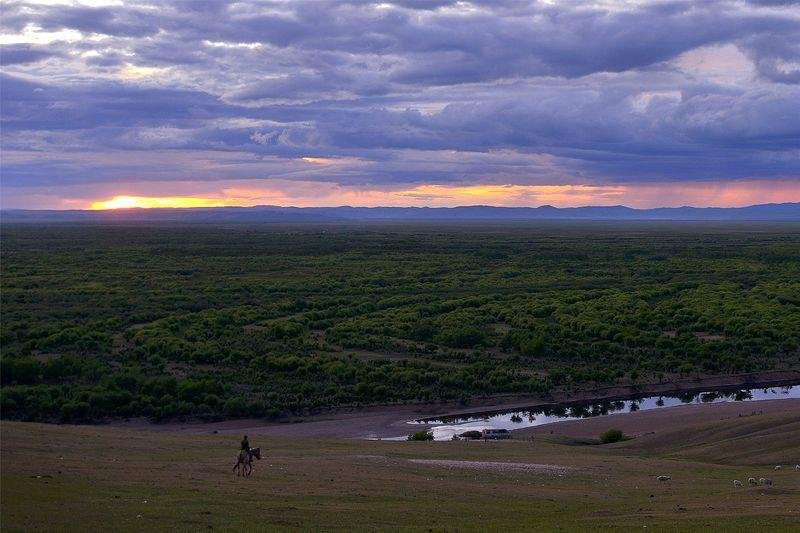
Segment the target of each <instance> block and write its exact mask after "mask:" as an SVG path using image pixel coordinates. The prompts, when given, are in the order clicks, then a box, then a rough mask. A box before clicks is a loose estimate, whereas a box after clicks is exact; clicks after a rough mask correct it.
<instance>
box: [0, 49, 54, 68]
mask: <svg viewBox="0 0 800 533" xmlns="http://www.w3.org/2000/svg"><path fill="white" fill-rule="evenodd" d="M60 55H61V53H60V52H58V51H55V50H51V49H49V48H47V47H38V46H33V45H29V44H7V45H2V46H0V65H22V64H26V63H36V62H37V61H41V60H43V59H48V58H50V57H58V56H60Z"/></svg>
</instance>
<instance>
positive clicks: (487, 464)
mask: <svg viewBox="0 0 800 533" xmlns="http://www.w3.org/2000/svg"><path fill="white" fill-rule="evenodd" d="M408 461H409V462H410V463H415V464H421V465H431V466H443V467H446V468H472V469H476V470H496V471H499V472H508V471H520V470H521V471H524V472H536V473H539V474H558V475H559V476H563V475H564V474H566V473H567V471H569V470H572V468H571V467H568V466H561V465H545V464H537V463H501V462H497V461H454V460H449V459H409V460H408Z"/></svg>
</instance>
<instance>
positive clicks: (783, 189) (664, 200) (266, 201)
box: [60, 180, 800, 210]
mask: <svg viewBox="0 0 800 533" xmlns="http://www.w3.org/2000/svg"><path fill="white" fill-rule="evenodd" d="M226 185H228V186H227V187H222V188H217V187H213V188H210V189H209V188H207V184H203V183H200V182H192V183H186V184H185V185H184V186H183V187H179V188H176V189H172V190H171V191H170V192H171V193H172V194H171V195H170V196H150V195H148V194H147V192H148V191H147V190H146V189H141V188H137V190H135V191H131V190H129V191H126V193H127V194H116V195H113V196H110V197H106V198H102V197H101V198H99V199H98V198H91V199H78V198H75V197H73V198H61V199H60V203H61V207H62V208H70V209H91V210H113V209H132V208H145V209H146V208H191V207H226V206H227V207H250V206H256V205H274V206H284V207H289V206H294V207H332V206H342V205H349V206H353V207H379V206H384V207H425V206H427V207H456V206H464V205H494V206H498V207H537V206H541V205H553V206H556V207H562V208H563V207H580V206H586V205H596V206H609V205H627V206H628V207H633V208H640V209H642V208H652V207H679V206H682V205H691V206H695V207H709V206H714V207H741V206H746V205H754V204H760V203H780V202H797V201H800V181H795V180H788V181H781V180H777V181H772V182H769V183H765V182H763V181H757V180H751V181H744V182H738V183H737V182H705V183H696V184H692V186H687V185H686V184H681V185H680V186H676V185H675V184H663V183H662V184H645V185H642V184H635V185H634V184H615V185H607V184H575V185H510V184H482V185H442V184H420V185H416V186H413V187H409V188H406V189H376V188H356V187H344V186H341V185H340V184H335V183H330V182H316V181H286V180H274V181H271V182H268V183H264V184H255V183H247V182H228V183H227V184H226ZM161 190H162V191H163V190H164V189H161ZM184 191H186V192H188V194H187V193H186V192H184ZM189 191H191V192H189ZM112 194H113V193H112Z"/></svg>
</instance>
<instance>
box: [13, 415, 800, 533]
mask: <svg viewBox="0 0 800 533" xmlns="http://www.w3.org/2000/svg"><path fill="white" fill-rule="evenodd" d="M687 424H688V425H686V426H685V427H682V428H677V429H675V430H674V431H672V432H668V433H663V434H659V435H658V436H657V438H656V436H651V437H647V436H645V437H641V438H636V439H633V440H629V441H625V442H621V443H617V444H612V445H588V444H584V442H585V440H574V439H569V438H566V437H558V436H557V435H556V436H548V437H538V436H537V437H536V440H534V441H532V442H531V441H525V440H517V441H509V442H495V443H482V442H472V443H464V442H421V443H416V442H387V441H336V440H313V439H291V440H289V439H281V438H275V437H261V436H259V437H257V441H255V442H253V444H254V445H258V446H261V447H262V448H263V449H264V451H265V452H266V453H265V455H266V456H265V458H264V460H262V461H260V462H257V463H256V470H255V473H254V474H253V476H252V477H250V478H247V479H242V478H236V477H235V476H234V475H233V474H232V471H231V465H232V461H233V455H234V454H235V450H236V448H237V444H238V441H237V439H236V436H232V435H229V436H222V435H191V436H188V435H179V434H172V433H166V432H158V433H155V432H148V431H129V430H121V429H117V428H111V427H108V426H100V427H98V426H72V425H46V424H36V423H20V422H8V421H4V422H2V425H1V426H0V428H1V429H2V508H1V509H0V511H2V527H3V529H4V530H5V531H20V530H50V531H53V530H72V531H86V530H90V529H92V530H110V529H114V530H153V529H159V530H169V529H172V530H193V531H197V530H207V529H212V528H213V529H224V530H238V531H242V530H264V529H271V530H282V529H286V530H288V529H298V528H300V529H347V530H391V529H398V528H402V529H405V530H419V531H431V530H432V531H446V530H468V529H482V530H487V529H495V530H500V529H529V530H570V531H575V530H582V531H585V530H616V529H619V530H631V529H636V530H640V531H641V530H643V528H644V526H647V531H654V530H655V531H674V530H686V531H709V530H715V531H765V530H775V531H789V530H793V529H794V530H796V529H797V528H798V527H800V505H799V503H800V472H798V471H796V470H795V469H794V464H795V463H796V462H798V459H800V457H798V456H800V446H798V445H797V443H798V442H800V412H797V411H794V412H792V411H788V412H782V413H777V414H765V415H761V416H750V417H743V418H732V419H728V420H721V421H715V422H711V423H708V422H706V423H703V424H698V425H692V424H691V423H690V422H688V423H687ZM732 450H735V453H732ZM420 459H422V460H424V461H434V463H431V462H415V461H416V460H420ZM438 460H442V461H467V462H473V461H476V462H486V461H489V462H499V463H524V464H545V465H557V466H558V467H559V471H561V470H562V469H563V471H561V474H559V473H556V472H551V471H549V470H547V469H545V470H544V471H536V470H533V471H531V470H527V469H520V468H517V467H508V468H498V467H491V468H487V469H475V468H461V467H459V466H453V464H454V463H447V464H448V465H449V466H440V465H437V464H436V463H435V461H438ZM776 463H782V464H783V465H784V467H783V469H782V470H779V471H774V470H773V465H774V464H776ZM455 464H458V463H455ZM661 474H667V475H670V476H671V477H672V479H671V480H670V481H668V482H659V481H657V480H656V479H655V477H656V476H658V475H661ZM748 476H755V477H760V476H766V477H771V478H772V479H773V481H774V485H773V486H772V487H763V486H759V487H747V486H745V487H744V488H739V489H737V488H735V487H734V486H733V484H732V480H733V479H740V480H742V481H745V482H746V479H747V477H748Z"/></svg>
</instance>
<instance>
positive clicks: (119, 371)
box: [0, 222, 800, 421]
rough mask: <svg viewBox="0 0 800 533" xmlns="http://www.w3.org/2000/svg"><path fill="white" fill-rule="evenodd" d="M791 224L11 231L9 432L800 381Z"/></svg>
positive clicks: (799, 235)
mask: <svg viewBox="0 0 800 533" xmlns="http://www.w3.org/2000/svg"><path fill="white" fill-rule="evenodd" d="M799 229H800V226H798V225H797V224H761V225H758V224H755V225H753V224H746V225H743V224H705V225H694V224H673V223H649V224H642V223H639V224H637V223H625V224H619V223H544V222H541V223H535V224H480V225H478V224H471V225H462V226H454V225H446V224H445V225H442V224H405V225H396V226H387V225H368V226H359V225H340V226H336V225H327V226H319V225H295V226H281V225H273V226H269V225H263V226H245V225H238V226H211V225H208V226H207V225H202V224H200V225H192V226H172V227H164V226H161V227H149V226H123V225H105V226H103V225H73V226H69V225H61V226H46V225H4V226H3V238H2V242H1V243H0V246H1V248H0V249H1V250H2V261H1V262H0V265H2V276H1V277H0V280H1V283H2V291H1V293H0V297H2V309H3V320H2V323H0V343H2V347H3V353H2V362H1V363H2V369H0V377H1V378H2V390H0V393H1V394H0V396H1V397H2V398H1V399H2V416H3V418H5V419H19V420H31V421H36V420H38V421H42V420H44V421H58V420H62V421H98V420H107V419H109V418H124V417H130V416H145V417H149V418H152V419H156V420H174V419H180V418H194V419H206V420H209V419H223V418H242V417H275V418H277V417H280V416H284V415H286V414H290V413H294V414H297V413H300V414H307V413H308V412H311V411H315V410H319V409H325V408H330V407H336V406H363V405H367V404H398V403H405V402H419V403H423V402H433V401H440V400H447V401H451V402H458V401H463V402H467V401H468V400H471V399H475V398H478V397H489V396H491V397H494V396H496V395H501V394H503V395H528V396H532V397H536V396H538V397H542V398H546V397H548V396H552V395H555V394H557V393H558V394H562V395H563V394H570V393H573V392H574V391H576V390H581V389H582V390H587V389H589V390H592V389H596V388H599V387H604V386H631V385H633V386H639V385H642V384H646V383H662V384H663V383H670V382H673V381H674V380H675V379H678V378H683V379H692V378H693V377H696V376H709V375H712V376H713V375H730V374H739V373H745V372H750V373H753V372H760V371H765V370H781V369H784V370H785V369H797V368H800V339H798V335H797V332H798V331H800V282H798V280H800V230H799Z"/></svg>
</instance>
